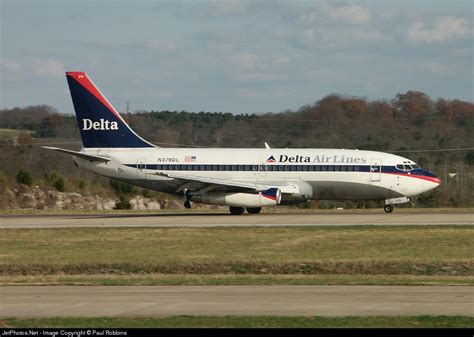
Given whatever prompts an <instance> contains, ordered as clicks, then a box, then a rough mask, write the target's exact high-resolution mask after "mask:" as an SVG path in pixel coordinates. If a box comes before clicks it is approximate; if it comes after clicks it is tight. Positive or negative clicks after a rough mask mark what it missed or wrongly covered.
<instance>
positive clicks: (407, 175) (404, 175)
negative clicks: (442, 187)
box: [383, 172, 441, 184]
mask: <svg viewBox="0 0 474 337" xmlns="http://www.w3.org/2000/svg"><path fill="white" fill-rule="evenodd" d="M383 173H384V174H392V175H396V176H402V177H411V178H417V179H423V180H427V181H431V182H433V183H436V184H441V179H439V178H438V177H428V176H420V175H418V174H408V173H391V172H383Z"/></svg>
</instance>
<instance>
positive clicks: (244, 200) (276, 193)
mask: <svg viewBox="0 0 474 337" xmlns="http://www.w3.org/2000/svg"><path fill="white" fill-rule="evenodd" d="M191 200H192V201H194V202H197V203H201V204H208V205H219V206H234V207H263V206H276V205H278V204H280V202H281V191H280V189H279V188H270V189H268V190H266V191H264V192H258V193H225V192H210V193H206V194H201V195H195V196H193V197H192V198H191Z"/></svg>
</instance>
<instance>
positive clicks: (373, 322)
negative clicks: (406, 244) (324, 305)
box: [0, 316, 474, 328]
mask: <svg viewBox="0 0 474 337" xmlns="http://www.w3.org/2000/svg"><path fill="white" fill-rule="evenodd" d="M473 326H474V318H473V317H459V316H411V317H410V316H408V317H402V316H396V317H389V316H375V317H278V316H254V317H249V316H219V317H216V316H174V317H163V318H144V317H140V318H128V317H119V318H47V319H13V318H11V319H2V320H0V328H2V327H3V328H8V327H10V328H13V327H17V328H64V327H68V328H101V327H102V328H125V327H126V328H345V327H352V328H356V327H359V328H362V327H365V328H389V327H390V328H452V327H456V328H472V327H473Z"/></svg>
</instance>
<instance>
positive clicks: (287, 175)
mask: <svg viewBox="0 0 474 337" xmlns="http://www.w3.org/2000/svg"><path fill="white" fill-rule="evenodd" d="M82 151H83V152H84V153H87V154H92V155H99V156H104V157H109V158H110V159H111V161H109V162H108V163H98V162H90V161H88V160H85V159H80V158H77V157H76V158H75V162H76V163H77V164H78V165H79V166H81V167H85V168H86V169H88V170H90V171H93V172H95V173H97V174H100V175H103V176H107V177H110V178H114V179H118V180H122V181H125V182H128V183H131V184H134V185H137V186H141V187H145V188H149V189H153V190H157V191H162V192H166V193H173V194H181V193H182V191H181V190H180V189H179V188H177V186H176V184H175V183H173V179H171V178H168V177H165V176H163V175H162V174H163V173H164V174H167V173H170V174H183V175H187V176H193V177H201V178H212V179H219V180H227V181H232V182H252V183H257V184H264V185H268V186H273V187H277V188H280V189H281V192H282V194H283V198H287V199H292V198H297V197H299V196H303V197H304V198H307V199H309V198H311V199H322V200H362V199H363V200H379V199H385V200H388V199H393V198H400V197H410V196H415V195H418V194H421V193H423V192H426V191H428V190H431V189H433V188H435V187H437V186H438V185H439V181H438V180H436V179H437V178H436V179H433V178H432V177H434V175H432V174H431V176H429V175H428V174H429V172H427V171H424V170H422V169H421V168H419V167H417V166H416V164H415V163H414V162H413V161H411V160H409V159H406V158H403V157H400V156H397V155H393V154H388V153H383V152H375V151H362V150H344V149H342V150H341V149H233V148H227V149H224V148H201V149H199V148H196V149H195V148H144V149H126V148H123V149H122V148H100V149H98V148H93V149H92V148H88V149H83V150H82ZM397 165H399V166H398V167H399V168H400V167H403V165H407V167H408V166H409V165H412V167H411V168H412V169H411V170H410V169H406V170H403V169H398V168H397ZM400 165H401V166H400ZM413 167H415V169H413ZM308 194H310V195H308Z"/></svg>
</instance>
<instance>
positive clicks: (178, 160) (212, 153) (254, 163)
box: [45, 71, 441, 215]
mask: <svg viewBox="0 0 474 337" xmlns="http://www.w3.org/2000/svg"><path fill="white" fill-rule="evenodd" d="M66 77H67V81H68V84H69V89H70V91H71V96H72V102H73V104H74V110H75V112H76V118H77V123H78V126H79V128H80V133H81V138H82V143H83V148H82V150H81V151H72V150H67V149H61V148H56V147H45V148H48V149H52V150H56V151H60V152H63V153H66V154H69V155H72V156H73V160H74V162H75V163H76V165H77V166H79V167H81V168H84V169H86V170H90V171H92V172H94V173H96V174H99V175H102V176H105V177H109V178H112V179H116V180H120V181H123V182H127V183H130V184H133V185H137V186H141V187H144V188H148V189H152V190H156V191H161V192H166V193H171V194H176V195H182V196H183V197H184V205H185V207H187V208H189V207H191V203H192V202H194V203H203V204H210V205H220V206H229V207H230V213H231V214H234V215H239V214H243V213H244V212H245V209H246V210H247V212H248V213H251V214H257V213H259V212H260V211H261V209H262V207H265V206H278V205H289V204H297V203H302V202H305V201H308V200H311V199H318V200H384V201H385V206H384V210H385V212H387V213H390V212H392V211H393V205H395V204H401V203H405V202H408V201H409V200H410V199H409V197H412V196H416V195H418V194H421V193H423V192H426V191H429V190H432V189H434V188H436V187H438V186H439V184H440V183H441V180H440V179H439V178H438V177H436V176H435V175H434V174H433V173H430V172H428V171H426V170H424V169H422V168H421V167H419V166H418V165H417V164H415V163H414V162H413V161H411V160H410V159H407V158H403V157H400V156H397V155H393V154H388V153H383V152H374V151H362V150H342V149H273V148H270V147H269V146H267V145H266V144H265V145H266V146H265V148H263V147H262V148H261V149H233V148H228V149H223V148H201V149H195V148H160V147H158V146H155V145H153V144H151V143H149V142H147V141H146V140H144V139H143V138H141V137H140V136H139V135H137V134H136V133H135V132H134V131H133V130H132V129H131V128H130V127H129V126H128V125H127V124H126V123H125V121H124V120H123V118H122V117H121V116H120V114H119V113H118V112H117V110H116V109H115V108H114V107H113V106H112V104H110V103H109V101H108V100H107V99H106V98H105V96H104V95H103V94H102V93H101V91H100V90H99V89H98V88H97V87H96V86H95V85H94V83H93V82H92V81H91V80H90V78H89V77H88V76H87V74H86V73H84V72H79V71H74V72H67V73H66Z"/></svg>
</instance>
